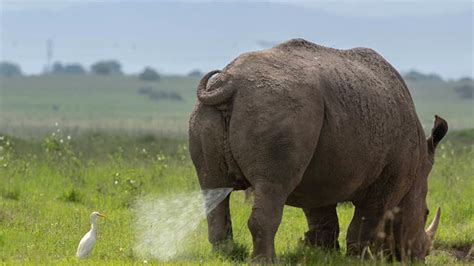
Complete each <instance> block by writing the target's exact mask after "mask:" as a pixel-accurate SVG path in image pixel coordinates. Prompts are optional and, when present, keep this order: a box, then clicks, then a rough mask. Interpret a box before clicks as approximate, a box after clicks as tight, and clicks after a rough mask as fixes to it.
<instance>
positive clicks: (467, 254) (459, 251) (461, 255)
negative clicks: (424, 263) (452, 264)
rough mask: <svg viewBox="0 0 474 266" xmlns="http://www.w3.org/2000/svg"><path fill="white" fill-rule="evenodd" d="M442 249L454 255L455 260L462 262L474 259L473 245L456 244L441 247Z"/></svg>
mask: <svg viewBox="0 0 474 266" xmlns="http://www.w3.org/2000/svg"><path fill="white" fill-rule="evenodd" d="M443 250H445V251H447V252H449V253H450V254H451V255H453V256H454V257H456V259H457V260H459V261H463V262H473V261H474V245H469V244H466V245H458V246H452V247H446V248H443Z"/></svg>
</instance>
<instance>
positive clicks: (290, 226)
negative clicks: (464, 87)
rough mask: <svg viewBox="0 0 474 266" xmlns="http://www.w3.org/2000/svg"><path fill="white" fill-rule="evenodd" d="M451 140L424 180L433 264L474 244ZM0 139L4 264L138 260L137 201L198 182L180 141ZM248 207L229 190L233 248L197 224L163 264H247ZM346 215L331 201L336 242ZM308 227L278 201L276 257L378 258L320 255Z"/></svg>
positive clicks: (467, 192) (462, 166)
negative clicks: (82, 252) (84, 242)
mask: <svg viewBox="0 0 474 266" xmlns="http://www.w3.org/2000/svg"><path fill="white" fill-rule="evenodd" d="M455 143H458V139H451V141H450V142H446V143H444V144H442V145H441V146H440V147H439V149H438V153H437V157H436V163H435V167H434V169H433V172H432V175H431V177H430V180H429V185H430V189H429V195H428V204H429V207H430V208H431V209H432V210H434V209H435V208H436V207H437V206H441V207H442V209H443V214H442V221H441V225H440V231H439V235H438V238H437V242H436V245H435V249H436V250H435V251H434V252H433V254H432V255H431V256H430V257H428V259H427V262H428V263H431V264H445V263H453V262H455V261H456V259H457V258H456V256H455V255H454V254H455V252H458V253H456V254H458V255H459V252H466V251H465V250H466V249H469V248H470V246H471V245H472V244H473V243H474V204H473V201H472V199H473V198H474V179H473V173H474V168H473V167H474V145H472V144H469V145H468V146H460V145H457V144H455ZM464 145H466V144H464ZM0 146H1V147H2V148H0V150H1V151H0V180H1V186H0V262H3V263H7V264H10V263H21V264H51V263H57V264H67V265H69V264H75V263H80V264H86V265H91V264H92V265H93V264H104V263H108V264H139V263H143V262H144V260H145V259H143V258H139V257H138V256H137V252H136V251H135V250H133V246H134V241H135V239H134V237H135V236H134V230H133V228H132V224H133V223H132V221H133V219H134V217H132V215H133V206H134V205H133V204H134V202H135V200H136V199H137V198H140V197H142V196H145V195H158V196H159V195H170V194H174V193H177V192H186V191H195V190H197V189H199V185H198V182H197V178H196V176H195V171H194V168H193V166H192V163H191V161H190V158H189V155H188V151H187V144H186V141H185V140H184V139H176V138H159V137H155V136H153V135H144V136H129V137H126V136H118V135H113V134H103V133H98V132H96V133H94V134H83V135H81V136H71V137H70V138H68V137H67V134H63V133H62V132H61V131H59V132H58V131H57V130H55V134H54V135H53V134H48V135H47V136H46V137H44V138H43V139H39V140H38V139H36V140H22V139H17V138H11V137H7V136H2V138H1V139H0ZM94 210H98V211H101V212H104V213H106V214H107V215H108V217H109V219H107V220H105V221H101V222H100V223H99V239H98V242H97V246H96V248H95V250H94V252H93V255H92V256H91V257H90V258H89V259H87V260H84V261H77V260H76V258H75V257H74V254H75V249H76V247H77V244H78V241H79V240H80V238H81V237H82V235H83V234H84V233H85V232H86V231H87V230H88V229H89V214H90V213H91V212H92V211H94ZM250 211H251V206H250V205H248V204H247V203H245V200H244V197H243V195H242V194H241V193H240V192H234V193H233V195H232V198H231V216H232V220H233V227H234V237H235V240H236V242H237V247H236V248H235V250H234V252H233V253H232V254H230V255H224V254H219V253H214V252H212V251H211V247H210V245H209V244H208V242H207V229H206V224H205V222H202V223H201V224H200V225H199V228H198V229H197V230H196V231H195V233H194V234H193V235H192V236H191V237H190V238H189V243H188V245H187V246H186V247H185V249H184V251H183V252H182V253H181V254H179V255H178V256H177V257H176V258H175V259H174V260H173V261H172V262H171V263H177V264H181V263H191V264H202V263H206V264H207V263H210V264H229V265H230V264H233V263H244V262H247V261H248V259H249V254H250V253H251V248H252V244H251V243H252V241H251V236H250V233H249V231H248V229H247V219H248V217H249V214H250ZM352 213H353V208H352V206H351V205H350V204H342V205H340V206H339V207H338V214H339V218H340V222H341V236H340V241H341V244H342V246H343V247H344V246H345V230H346V228H347V226H348V224H349V222H350V219H351V216H352ZM432 213H434V212H432ZM432 216H433V214H431V215H430V217H429V219H431V218H432ZM136 218H138V219H139V218H140V217H136ZM306 230H307V226H306V221H305V218H304V215H303V213H302V211H301V210H300V209H297V208H292V207H286V208H285V211H284V217H283V221H282V224H281V226H280V228H279V231H278V234H277V237H276V250H277V260H278V262H280V263H284V264H296V263H302V264H305V263H306V264H321V265H347V264H349V263H352V264H366V263H369V264H381V263H382V262H377V261H368V262H367V261H360V260H358V259H355V258H348V257H345V256H344V255H342V252H344V250H343V251H342V252H341V253H337V252H329V253H328V252H324V251H322V250H319V249H311V248H307V247H304V246H303V245H301V244H300V239H301V238H302V236H303V233H304V232H305V231H306ZM463 254H465V253H463ZM150 262H151V263H153V262H155V263H156V262H157V261H147V263H150Z"/></svg>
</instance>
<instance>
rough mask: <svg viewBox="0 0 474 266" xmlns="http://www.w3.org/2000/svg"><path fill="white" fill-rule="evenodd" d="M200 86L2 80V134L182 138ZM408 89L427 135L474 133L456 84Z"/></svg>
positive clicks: (191, 82) (63, 78) (176, 80)
mask: <svg viewBox="0 0 474 266" xmlns="http://www.w3.org/2000/svg"><path fill="white" fill-rule="evenodd" d="M198 81H199V79H198V78H195V77H179V76H165V77H163V78H162V79H161V80H160V81H159V82H145V81H141V80H139V79H138V78H136V77H133V76H94V75H85V76H74V75H71V76H67V75H60V76H54V75H49V76H48V75H47V76H28V77H11V78H0V121H1V123H0V131H2V132H4V133H8V134H11V135H15V136H25V137H39V136H43V135H44V134H46V133H48V132H50V130H51V129H53V128H54V124H55V123H56V122H58V123H59V124H60V125H61V127H62V129H64V130H66V131H67V132H70V133H71V134H74V135H78V134H80V133H81V132H84V131H85V132H87V131H90V130H99V131H104V130H108V131H117V130H120V131H127V132H132V133H133V132H138V133H143V132H149V133H153V134H160V135H166V136H170V135H180V136H183V135H184V134H185V132H186V130H187V125H188V124H187V123H188V117H189V114H190V112H191V110H192V108H193V106H194V103H195V98H196V87H197V83H198ZM144 86H149V87H152V88H153V90H156V91H165V92H176V93H178V94H179V95H181V96H182V98H183V101H169V100H163V101H158V102H157V101H153V100H150V99H149V98H148V97H147V96H145V95H142V94H139V93H138V89H139V88H141V87H144ZM408 86H409V87H410V90H411V93H412V95H413V99H414V101H415V105H416V108H417V111H418V115H419V117H420V120H421V121H422V123H423V125H424V127H425V130H426V131H427V132H429V130H430V129H431V127H432V125H433V121H434V115H435V114H438V115H440V116H442V117H443V118H445V119H447V120H448V122H449V124H450V128H451V129H461V128H474V107H473V106H474V100H473V99H461V98H459V97H458V95H457V94H456V93H455V91H454V88H453V87H454V86H455V85H454V83H450V82H433V81H413V82H410V83H408ZM53 106H57V110H55V109H54V108H53Z"/></svg>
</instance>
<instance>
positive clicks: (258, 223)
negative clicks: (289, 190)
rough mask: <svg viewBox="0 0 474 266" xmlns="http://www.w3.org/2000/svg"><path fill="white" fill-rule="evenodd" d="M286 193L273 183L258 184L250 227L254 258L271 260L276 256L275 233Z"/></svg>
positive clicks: (249, 221) (249, 222)
mask: <svg viewBox="0 0 474 266" xmlns="http://www.w3.org/2000/svg"><path fill="white" fill-rule="evenodd" d="M286 198H287V196H286V193H284V192H283V191H282V190H279V189H278V188H276V187H274V186H272V185H266V184H265V185H256V186H255V200H254V204H253V208H252V214H251V215H250V218H249V220H248V227H249V229H250V232H251V233H252V240H253V254H252V259H253V260H257V261H265V262H270V261H272V260H273V258H274V257H275V243H274V241H275V234H276V232H277V230H278V226H279V225H280V222H281V218H282V215H283V207H284V205H285V201H286Z"/></svg>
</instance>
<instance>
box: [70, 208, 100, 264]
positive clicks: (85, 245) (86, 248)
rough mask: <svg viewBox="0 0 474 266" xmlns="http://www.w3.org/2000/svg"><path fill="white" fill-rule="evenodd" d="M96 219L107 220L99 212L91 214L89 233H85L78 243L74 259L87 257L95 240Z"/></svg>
mask: <svg viewBox="0 0 474 266" xmlns="http://www.w3.org/2000/svg"><path fill="white" fill-rule="evenodd" d="M97 217H104V218H107V216H105V215H103V214H101V213H99V212H93V213H91V230H89V232H87V233H86V234H85V235H84V236H83V237H82V239H81V242H79V246H78V247H77V252H76V257H78V258H85V257H87V256H88V255H89V254H90V253H91V251H92V249H93V248H94V246H95V240H96V235H97Z"/></svg>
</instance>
